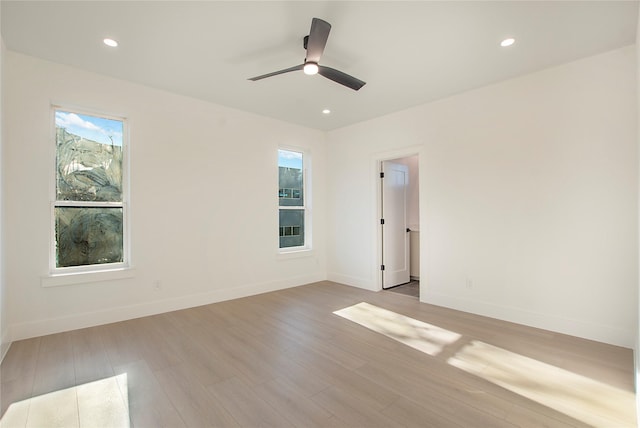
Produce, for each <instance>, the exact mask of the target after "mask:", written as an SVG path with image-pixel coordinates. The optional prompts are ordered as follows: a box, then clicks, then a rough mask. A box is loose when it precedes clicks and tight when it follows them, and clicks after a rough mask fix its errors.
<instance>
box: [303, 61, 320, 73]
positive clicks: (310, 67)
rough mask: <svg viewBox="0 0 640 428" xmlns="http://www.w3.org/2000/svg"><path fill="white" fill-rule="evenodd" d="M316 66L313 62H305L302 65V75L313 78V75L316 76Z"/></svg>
mask: <svg viewBox="0 0 640 428" xmlns="http://www.w3.org/2000/svg"><path fill="white" fill-rule="evenodd" d="M318 69H319V68H318V64H316V63H315V62H307V63H305V64H304V68H303V71H304V74H307V75H309V76H313V75H314V74H318Z"/></svg>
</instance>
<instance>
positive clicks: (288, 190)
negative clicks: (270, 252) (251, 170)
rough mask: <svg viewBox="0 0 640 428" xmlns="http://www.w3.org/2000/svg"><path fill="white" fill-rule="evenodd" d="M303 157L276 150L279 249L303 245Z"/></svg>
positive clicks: (294, 153) (298, 154)
mask: <svg viewBox="0 0 640 428" xmlns="http://www.w3.org/2000/svg"><path fill="white" fill-rule="evenodd" d="M303 165H304V164H303V155H302V153H300V152H295V151H290V150H278V182H279V186H278V187H279V190H278V200H279V206H280V208H279V211H280V233H279V236H280V248H290V247H302V246H304V245H305V234H304V226H305V225H304V223H305V194H304V167H303Z"/></svg>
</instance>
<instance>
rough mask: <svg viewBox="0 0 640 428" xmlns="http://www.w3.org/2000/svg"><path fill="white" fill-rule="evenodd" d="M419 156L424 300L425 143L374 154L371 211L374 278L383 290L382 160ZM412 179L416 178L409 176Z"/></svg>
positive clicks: (421, 292) (421, 285)
mask: <svg viewBox="0 0 640 428" xmlns="http://www.w3.org/2000/svg"><path fill="white" fill-rule="evenodd" d="M416 155H417V156H418V183H419V186H420V192H419V195H418V198H419V201H418V205H419V209H420V229H421V232H420V234H421V236H420V238H421V239H420V300H421V301H424V300H423V296H425V295H426V286H427V282H426V260H425V259H426V257H425V256H426V241H427V240H426V239H424V237H423V232H422V230H423V227H424V225H425V221H424V220H425V213H426V211H425V210H426V206H425V201H424V200H423V199H424V196H423V195H424V194H425V190H426V188H425V187H424V186H425V174H424V172H423V171H425V159H426V156H425V149H424V146H423V145H417V146H409V147H405V148H400V149H395V150H389V151H385V152H379V153H376V154H374V156H373V157H372V162H371V170H372V171H371V177H372V178H373V180H372V182H373V183H374V185H373V193H374V197H373V198H372V203H373V204H375V206H374V207H373V209H372V210H371V212H373V213H375V216H376V217H375V219H373V224H374V227H375V232H374V234H373V236H375V245H374V246H373V247H374V248H373V254H372V259H373V271H372V275H373V276H372V278H375V291H381V290H382V271H381V269H380V266H381V265H382V228H381V227H380V219H381V218H382V217H381V216H382V199H381V198H382V182H381V180H380V171H382V162H383V161H390V160H394V159H400V158H406V157H410V156H416ZM409 179H410V180H412V179H415V178H411V177H409Z"/></svg>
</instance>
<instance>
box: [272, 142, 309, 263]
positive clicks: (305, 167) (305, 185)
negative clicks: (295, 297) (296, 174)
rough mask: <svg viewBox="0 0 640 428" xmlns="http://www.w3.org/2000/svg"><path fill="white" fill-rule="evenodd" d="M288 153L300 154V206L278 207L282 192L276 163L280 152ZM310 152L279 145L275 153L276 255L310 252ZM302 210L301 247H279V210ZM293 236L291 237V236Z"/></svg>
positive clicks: (300, 148) (304, 149)
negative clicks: (276, 195) (302, 234)
mask: <svg viewBox="0 0 640 428" xmlns="http://www.w3.org/2000/svg"><path fill="white" fill-rule="evenodd" d="M281 150H282V151H288V152H295V153H301V154H302V205H291V206H286V205H285V206H281V205H280V199H281V198H280V197H279V194H280V190H282V188H281V186H280V165H279V163H278V159H279V155H278V153H279V152H280V151H281ZM310 171H311V152H310V150H309V149H306V148H303V147H296V146H286V145H280V146H278V149H277V152H276V172H277V174H276V180H277V186H276V190H277V191H278V198H277V200H276V204H277V205H278V211H277V218H278V228H277V230H278V235H277V244H276V245H277V248H278V254H291V253H302V252H309V251H311V250H312V233H311V231H312V215H311V214H312V209H311V208H312V200H313V199H312V195H311V174H310ZM284 199H300V198H284ZM283 209H284V210H302V211H303V212H304V214H303V219H304V243H303V244H302V245H298V246H295V247H280V235H279V232H280V220H279V218H280V210H283ZM292 236H293V235H292Z"/></svg>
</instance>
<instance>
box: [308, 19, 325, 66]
mask: <svg viewBox="0 0 640 428" xmlns="http://www.w3.org/2000/svg"><path fill="white" fill-rule="evenodd" d="M329 31H331V24H329V23H328V22H327V21H323V20H322V19H320V18H313V19H312V20H311V30H309V41H308V42H307V58H306V60H305V61H309V62H315V63H316V64H317V63H318V62H320V57H321V56H322V52H324V47H325V46H326V44H327V39H328V38H329Z"/></svg>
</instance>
